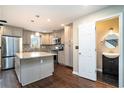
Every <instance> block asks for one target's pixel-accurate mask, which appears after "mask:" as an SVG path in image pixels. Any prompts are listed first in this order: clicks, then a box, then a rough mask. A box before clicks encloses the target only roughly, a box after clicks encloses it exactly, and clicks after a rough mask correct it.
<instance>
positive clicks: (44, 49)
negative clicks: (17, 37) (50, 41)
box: [23, 44, 51, 52]
mask: <svg viewBox="0 0 124 93" xmlns="http://www.w3.org/2000/svg"><path fill="white" fill-rule="evenodd" d="M40 51H41V52H50V51H51V46H40V49H33V48H31V47H30V44H23V52H40Z"/></svg>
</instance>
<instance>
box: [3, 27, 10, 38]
mask: <svg viewBox="0 0 124 93" xmlns="http://www.w3.org/2000/svg"><path fill="white" fill-rule="evenodd" d="M3 35H9V36H12V27H10V26H5V27H4V30H3Z"/></svg>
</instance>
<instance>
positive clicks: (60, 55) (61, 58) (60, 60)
mask: <svg viewBox="0 0 124 93" xmlns="http://www.w3.org/2000/svg"><path fill="white" fill-rule="evenodd" d="M58 63H60V64H63V65H66V64H65V52H64V51H59V52H58Z"/></svg>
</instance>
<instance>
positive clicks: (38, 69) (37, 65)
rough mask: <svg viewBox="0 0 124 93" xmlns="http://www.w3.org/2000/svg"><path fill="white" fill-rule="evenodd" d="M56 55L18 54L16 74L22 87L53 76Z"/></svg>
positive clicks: (38, 53) (43, 53)
mask: <svg viewBox="0 0 124 93" xmlns="http://www.w3.org/2000/svg"><path fill="white" fill-rule="evenodd" d="M54 55H56V54H54V53H48V52H21V53H16V58H15V72H16V75H17V78H18V80H19V82H20V83H21V85H22V86H25V85H27V84H30V83H32V82H35V81H38V80H40V79H43V78H46V77H48V76H51V75H53V72H54V59H53V56H54Z"/></svg>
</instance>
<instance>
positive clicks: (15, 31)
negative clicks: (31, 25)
mask: <svg viewBox="0 0 124 93" xmlns="http://www.w3.org/2000/svg"><path fill="white" fill-rule="evenodd" d="M22 32H23V30H22V29H20V28H13V30H12V35H13V36H20V37H22Z"/></svg>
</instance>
